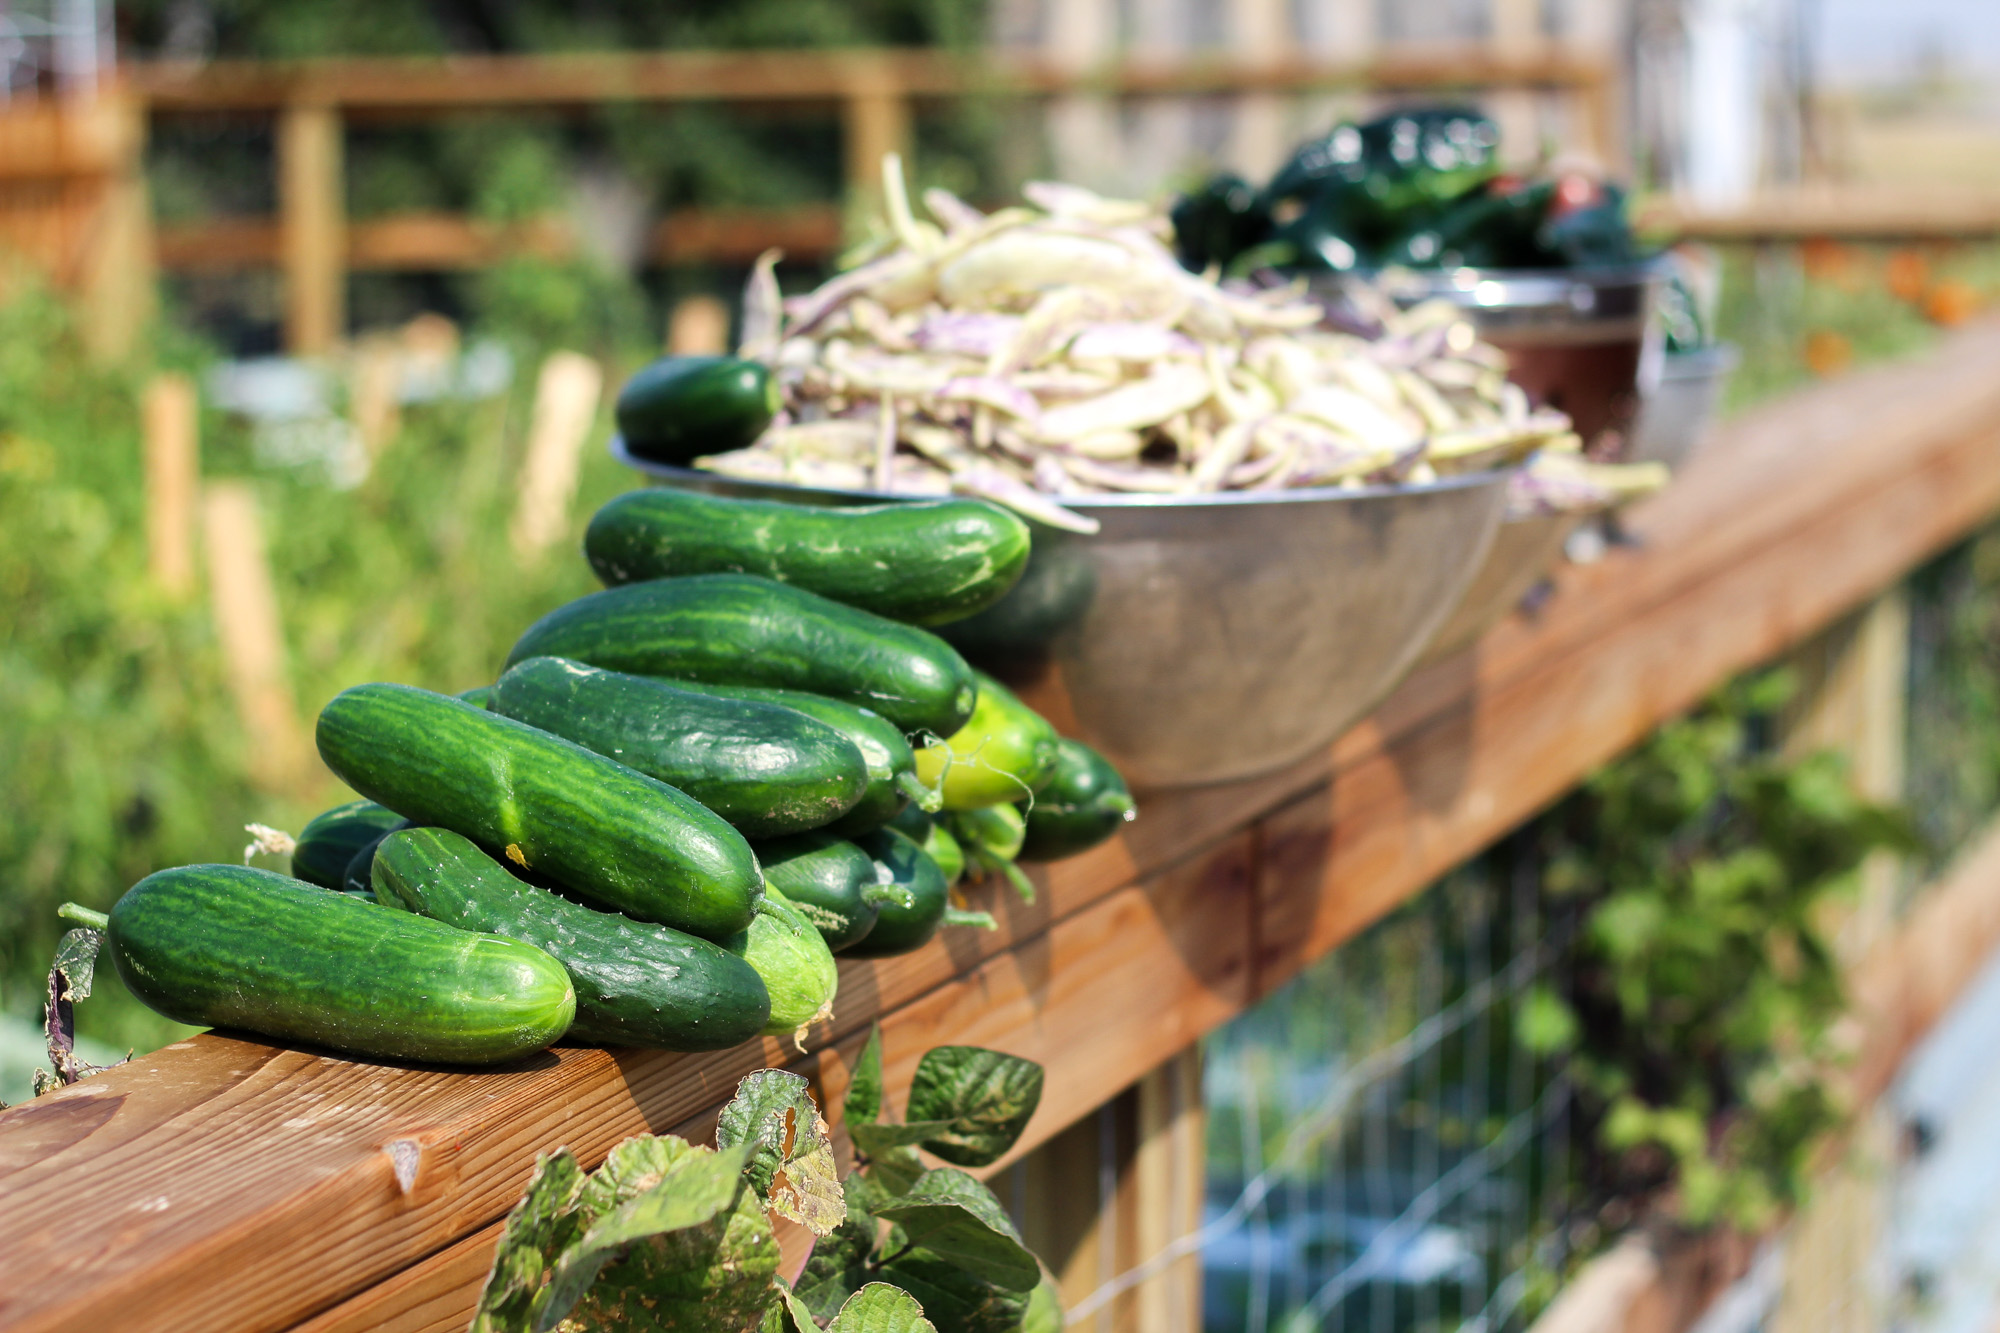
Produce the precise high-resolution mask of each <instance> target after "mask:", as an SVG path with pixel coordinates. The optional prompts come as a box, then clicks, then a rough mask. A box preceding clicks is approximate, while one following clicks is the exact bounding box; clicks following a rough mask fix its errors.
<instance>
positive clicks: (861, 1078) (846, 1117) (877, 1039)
mask: <svg viewBox="0 0 2000 1333" xmlns="http://www.w3.org/2000/svg"><path fill="white" fill-rule="evenodd" d="M840 1118H841V1119H842V1120H843V1121H845V1122H846V1124H847V1132H848V1133H850V1134H852V1133H853V1132H854V1127H855V1126H856V1125H872V1124H874V1123H875V1122H876V1121H877V1120H880V1119H881V1118H882V1025H881V1024H880V1023H877V1024H876V1025H875V1026H874V1027H872V1028H870V1029H869V1031H868V1041H867V1042H866V1043H865V1044H864V1045H863V1046H862V1048H861V1055H860V1057H859V1058H858V1059H856V1060H855V1062H854V1077H853V1078H852V1079H850V1080H849V1081H848V1084H847V1100H846V1101H845V1102H844V1103H843V1104H842V1106H841V1112H840Z"/></svg>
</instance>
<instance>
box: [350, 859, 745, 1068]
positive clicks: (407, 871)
mask: <svg viewBox="0 0 2000 1333" xmlns="http://www.w3.org/2000/svg"><path fill="white" fill-rule="evenodd" d="M374 876H375V897H376V898H377V899H378V900H379V901H380V902H382V903H383V904H384V905H385V906H390V907H400V908H402V909H404V910H405V911H410V912H415V913H417V914H418V915H420V916H426V917H430V918H431V919H433V920H436V921H442V922H444V923H445V924H446V925H448V926H456V927H457V928H458V929H460V930H470V931H478V932H482V933H485V934H490V935H504V936H506V937H507V938H508V939H511V940H520V941H521V942H522V943H524V944H532V945H534V946H535V947H536V948H538V949H541V950H544V951H545V952H547V953H548V954H549V955H550V956H551V957H553V958H554V959H555V960H556V961H557V962H559V963H561V964H562V965H563V967H564V968H565V969H566V970H567V971H568V972H569V976H570V980H571V981H572V982H574V983H575V986H576V1022H575V1024H574V1025H573V1026H572V1027H571V1028H570V1033H569V1035H570V1038H571V1040H573V1041H580V1042H589V1043H591V1044H593V1045H603V1046H654V1047H658V1048H660V1049H661V1050H667V1051H719V1050H722V1049H724V1048H726V1047H730V1046H734V1045H736V1044H737V1043H739V1042H744V1041H748V1040H750V1038H752V1037H754V1036H756V1035H757V1034H758V1033H759V1032H761V1031H763V1029H764V1024H765V1022H766V1021H767V1020H768V1019H769V1017H770V1012H771V1001H770V997H769V996H768V995H766V994H765V991H764V983H763V981H762V979H760V978H759V977H758V975H757V973H756V972H755V971H754V970H753V969H752V968H751V967H750V965H749V964H748V963H745V962H744V961H743V960H742V959H741V958H738V957H736V956H735V955H734V954H732V953H730V952H729V951H728V950H726V949H724V948H723V947H722V946H721V945H719V944H710V943H709V942H708V941H707V940H704V939H697V938H696V937H695V936H693V935H687V934H683V933H682V932H680V931H678V930H675V929H673V928H672V927H671V926H656V925H653V924H651V923H649V922H644V921H634V920H632V918H630V917H628V916H621V915H619V914H618V913H615V912H599V911H596V910H594V909H592V908H589V907H585V906H584V905H583V904H581V903H575V902H571V901H570V900H569V899H567V898H565V897H563V896H562V895H561V894H557V893H551V892H550V891H549V890H547V889H544V888H540V887H538V886H536V885H533V884H528V883H524V882H523V881H521V880H520V879H517V878H515V877H514V876H513V875H511V874H509V873H507V871H506V870H504V869H502V868H501V866H500V865H499V863H498V862H496V861H494V859H493V858H492V857H490V856H488V855H487V854H486V853H485V852H482V851H480V850H479V849H478V848H477V847H475V846H473V845H472V843H471V842H469V841H468V840H466V839H465V838H462V837H460V836H459V835H458V834H456V833H453V832H450V831H449V830H447V829H435V828H416V829H405V830H403V831H402V832H399V833H392V834H390V835H389V837H388V839H387V840H385V841H384V842H383V844H382V846H381V847H380V848H379V849H378V850H377V851H376V853H375V870H374Z"/></svg>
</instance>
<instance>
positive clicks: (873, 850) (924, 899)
mask: <svg viewBox="0 0 2000 1333" xmlns="http://www.w3.org/2000/svg"><path fill="white" fill-rule="evenodd" d="M855 842H856V845H857V846H859V847H860V848H861V850H862V851H864V852H866V853H868V855H869V858H870V859H871V860H873V861H874V862H875V867H876V878H877V879H878V880H879V881H881V882H882V883H883V884H885V885H889V886H892V887H895V888H899V889H902V890H904V891H905V892H906V893H907V894H908V895H909V896H908V897H907V898H906V899H905V900H904V901H902V902H884V903H882V904H881V906H880V907H879V908H878V909H877V911H876V914H875V928H874V929H873V930H871V931H869V932H868V933H867V934H866V935H864V936H863V937H862V938H861V940H860V942H859V943H856V944H853V945H850V946H849V947H848V948H847V949H846V950H844V951H843V953H842V957H845V958H887V957H889V956H891V955H893V954H900V953H908V952H910V951H911V950H912V949H917V948H921V947H922V946H923V945H924V944H926V943H928V942H929V940H930V938H931V936H933V935H935V934H937V932H938V927H939V926H941V925H943V924H944V922H945V917H946V914H947V913H948V912H949V911H950V910H951V894H950V892H949V890H948V889H947V887H946V885H945V880H944V872H943V871H941V870H939V869H938V867H937V863H936V862H935V861H933V860H931V858H930V857H928V856H926V855H925V854H924V850H923V848H921V847H919V846H917V844H916V843H914V842H911V841H910V840H909V839H908V838H906V837H904V836H903V835H902V834H900V833H898V832H897V831H896V830H895V829H892V828H883V829H877V830H875V831H874V832H873V833H868V834H863V835H862V836H861V837H860V838H857V839H856V840H855Z"/></svg>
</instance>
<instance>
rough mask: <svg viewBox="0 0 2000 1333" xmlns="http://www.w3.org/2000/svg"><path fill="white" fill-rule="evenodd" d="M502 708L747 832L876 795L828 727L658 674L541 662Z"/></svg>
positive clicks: (515, 678)
mask: <svg viewBox="0 0 2000 1333" xmlns="http://www.w3.org/2000/svg"><path fill="white" fill-rule="evenodd" d="M491 707H492V709H493V711H494V712H496V713H500V714H503V715H505V716H507V717H511V718H513V719H514V720H516V721H517V722H525V723H527V724H528V725H529V726H531V727H539V728H541V729H542V730H543V731H547V732H552V733H554V734H555V735H557V736H561V737H563V738H564V739H566V740H572V741H575V742H576V743H577V744H578V745H581V746H583V747H584V748H585V749H588V750H595V751H596V752H597V753H599V754H602V755H608V756H609V757H611V758H613V759H616V760H617V761H618V762H619V763H621V764H624V765H625V766H626V767H627V768H632V769H636V770H637V771H639V772H641V773H644V774H646V775H647V776H648V777H653V778H658V779H659V780H660V781H661V782H664V783H666V784H667V785H668V786H671V787H676V788H679V789H680V790H681V791H683V792H685V793H686V794H687V795H689V796H692V797H693V798H694V799H695V800H697V801H700V802H701V803H702V804H703V805H705V806H707V807H708V808H709V809H711V810H713V811H714V812H715V813H716V814H718V815H721V816H722V817H723V818H724V819H726V820H728V821H729V822H730V823H731V824H733V825H735V826H736V827H737V828H738V829H739V830H741V831H742V833H743V834H744V835H745V836H746V837H752V838H772V837H778V836H780V835H783V834H787V833H798V832H802V831H804V830H806V829H813V828H818V827H820V826H821V825H823V824H828V823H831V822H832V821H833V820H835V819H838V818H839V817H840V816H841V815H844V814H846V813H847V812H848V811H849V810H851V809H853V807H854V805H855V803H856V802H857V801H859V800H860V799H861V798H862V796H863V795H865V794H866V792H867V790H868V766H867V763H866V761H865V760H864V759H863V758H862V757H861V752H860V751H859V750H858V749H856V748H855V747H854V744H853V742H851V741H849V740H848V739H847V737H846V736H844V735H842V734H841V733H840V732H839V731H836V730H835V729H834V728H832V727H830V726H828V725H826V724H825V723H824V722H819V721H816V720H814V719H813V718H810V717H806V716H805V715H803V714H801V713H799V712H797V711H795V710H793V709H790V708H776V707H773V706H771V705H770V704H760V703H751V702H748V701H745V700H741V699H722V698H717V697H716V696H714V695H711V694H702V693H696V692H694V691H692V690H684V689H680V688H677V687H676V686H675V685H673V684H671V683H669V682H667V681H663V680H657V679H655V678H653V677H651V676H631V675H626V674H625V673H624V672H620V671H605V670H603V669H601V668H598V667H588V666H584V665H582V664H581V663H578V662H571V661H568V660H567V659H565V658H560V657H530V658H528V659H527V660H526V661H524V662H521V663H519V664H518V665H516V666H514V667H512V668H510V669H509V670H508V671H507V674H506V675H504V676H502V677H500V682H499V684H497V685H495V686H494V687H493V702H492V704H491Z"/></svg>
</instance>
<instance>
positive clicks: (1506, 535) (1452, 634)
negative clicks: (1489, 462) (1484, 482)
mask: <svg viewBox="0 0 2000 1333" xmlns="http://www.w3.org/2000/svg"><path fill="white" fill-rule="evenodd" d="M1575 527H1576V516H1575V515H1573V514H1537V515H1534V516H1533V517H1529V518H1516V519H1509V520H1508V521H1506V522H1504V523H1502V524H1501V525H1500V530H1499V531H1498V532H1496V533H1494V534H1493V544H1492V545H1491V546H1489V547H1488V548H1486V559H1485V560H1483V561H1481V562H1480V565H1479V570H1478V572H1477V573H1475V574H1474V575H1473V576H1472V582H1471V584H1470V585H1468V586H1467V587H1466V590H1465V595H1464V596H1463V597H1461V598H1459V601H1458V606H1457V608H1456V609H1454V610H1453V611H1452V613H1451V615H1450V617H1449V618H1448V619H1446V621H1445V622H1444V628H1442V629H1440V630H1439V631H1438V632H1437V634H1436V636H1435V637H1434V638H1432V639H1431V642H1430V647H1428V648H1426V649H1424V651H1423V655H1422V656H1421V657H1419V658H1418V659H1417V665H1418V666H1419V667H1427V666H1429V665H1430V664H1431V663H1433V662H1441V661H1443V660H1444V659H1445V658H1447V657H1453V656H1456V655H1457V654H1459V653H1462V652H1464V651H1465V650H1466V649H1467V648H1470V647H1471V646H1472V645H1473V644H1475V643H1477V642H1479V640H1480V638H1481V636H1483V635H1484V634H1485V633H1486V631H1487V630H1489V629H1492V628H1493V627H1494V626H1495V625H1497V624H1499V623H1500V622H1501V621H1502V620H1505V619H1506V618H1507V616H1508V613H1510V612H1511V611H1513V609H1514V608H1515V607H1517V606H1519V605H1520V604H1521V599H1522V598H1523V597H1526V596H1527V595H1528V590H1529V589H1530V588H1533V587H1534V586H1535V584H1536V583H1538V582H1540V581H1541V578H1542V576H1543V575H1544V574H1546V573H1548V572H1549V570H1550V569H1552V568H1554V567H1555V563H1556V559H1557V557H1559V556H1560V555H1561V554H1562V548H1563V541H1564V540H1565V539H1566V538H1567V537H1568V536H1569V534H1570V531H1571V530H1572V529H1573V528H1575Z"/></svg>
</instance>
